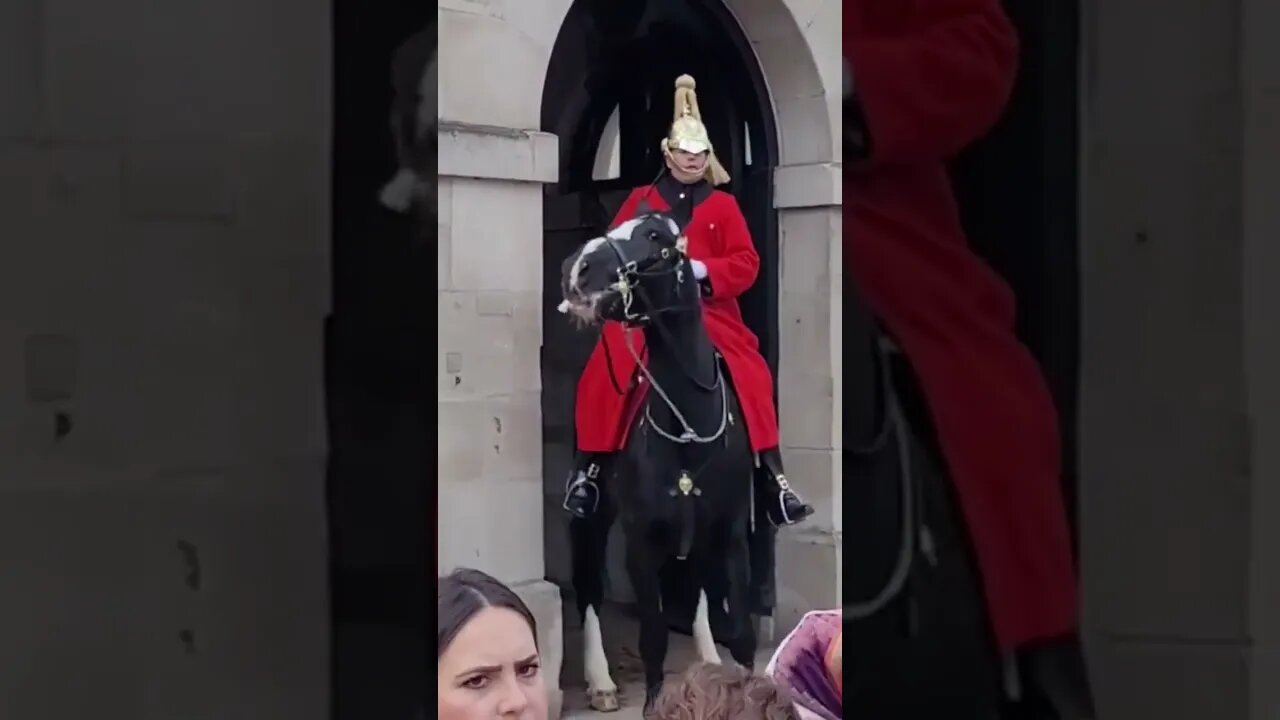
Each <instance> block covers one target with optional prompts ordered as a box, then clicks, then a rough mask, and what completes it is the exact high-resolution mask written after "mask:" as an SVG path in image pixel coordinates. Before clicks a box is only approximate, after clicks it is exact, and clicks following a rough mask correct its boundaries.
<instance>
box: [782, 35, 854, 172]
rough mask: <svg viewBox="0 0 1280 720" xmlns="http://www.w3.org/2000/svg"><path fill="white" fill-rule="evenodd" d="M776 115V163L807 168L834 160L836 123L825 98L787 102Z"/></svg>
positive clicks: (793, 99)
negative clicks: (779, 134)
mask: <svg viewBox="0 0 1280 720" xmlns="http://www.w3.org/2000/svg"><path fill="white" fill-rule="evenodd" d="M779 51H780V52H781V50H779ZM777 113H778V127H779V128H782V138H781V142H780V143H779V162H780V164H782V165H809V164H811V163H824V162H831V161H832V160H834V159H835V158H836V157H837V155H836V153H835V150H836V135H838V132H837V125H838V123H837V122H834V121H833V119H832V114H831V111H830V108H829V107H828V100H827V98H826V97H825V96H823V95H812V96H804V97H797V98H791V99H788V100H787V101H786V102H785V103H779V104H778V105H777ZM836 117H837V118H838V117H839V116H838V115H837V116H836Z"/></svg>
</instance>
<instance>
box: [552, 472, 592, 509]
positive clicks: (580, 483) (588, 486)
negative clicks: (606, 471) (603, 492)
mask: <svg viewBox="0 0 1280 720" xmlns="http://www.w3.org/2000/svg"><path fill="white" fill-rule="evenodd" d="M579 490H582V491H583V492H585V493H588V495H589V497H590V498H591V509H590V510H588V511H587V512H586V514H582V513H580V512H578V511H577V510H575V509H574V508H571V507H569V500H570V499H571V498H573V497H574V495H576V494H577V493H578V491H579ZM560 507H561V508H563V509H564V511H565V512H567V513H569V514H570V515H572V516H574V517H580V518H585V517H589V516H591V515H594V514H595V513H596V510H598V509H600V486H599V485H597V484H596V483H595V481H594V480H592V479H590V478H589V477H587V474H586V473H579V474H578V477H576V478H574V480H573V482H571V483H569V487H568V488H566V489H565V493H564V501H563V502H561V503H560Z"/></svg>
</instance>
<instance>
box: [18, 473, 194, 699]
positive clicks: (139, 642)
mask: <svg viewBox="0 0 1280 720" xmlns="http://www.w3.org/2000/svg"><path fill="white" fill-rule="evenodd" d="M48 469H49V468H48V465H46V466H45V470H46V472H47V471H48ZM6 475H8V473H6ZM28 479H30V477H28ZM103 479H104V478H103V477H101V476H98V477H94V476H93V475H92V474H88V473H84V472H83V471H81V472H79V473H74V477H73V476H72V474H67V475H63V476H62V477H51V476H49V475H48V474H46V475H45V476H44V477H41V478H40V480H42V481H43V482H41V483H31V485H44V486H45V487H43V488H40V489H29V490H23V491H13V490H6V491H5V492H4V495H3V502H0V564H3V566H4V567H5V575H6V578H7V582H10V583H13V586H14V587H21V588H22V592H13V593H4V594H3V596H0V634H3V636H4V638H5V642H4V644H3V646H0V664H3V665H4V666H5V667H7V668H9V670H8V671H7V672H5V673H3V674H0V715H3V716H4V717H12V718H28V717H29V718H50V719H55V718H57V719H61V718H75V717H91V716H92V715H93V714H94V713H101V712H104V711H107V712H110V713H111V714H112V715H119V716H125V717H132V718H142V717H145V715H144V713H143V712H142V710H143V698H142V697H141V696H140V695H139V694H138V693H136V692H133V691H131V690H129V687H130V686H131V685H133V684H134V683H136V682H137V679H138V677H139V676H140V675H139V672H140V668H141V667H142V666H143V665H145V664H146V660H147V658H146V656H145V653H146V647H145V645H146V644H147V643H146V640H147V638H145V637H144V636H143V634H142V632H141V630H142V626H143V623H142V620H143V617H144V616H145V615H146V614H147V613H148V612H149V611H159V612H163V611H164V610H165V608H164V605H163V601H161V602H157V599H156V598H147V597H145V596H143V595H142V594H141V593H139V592H138V582H139V580H140V576H141V568H140V567H139V562H138V550H139V549H140V547H141V540H140V536H139V533H138V527H139V522H138V521H137V518H138V512H139V508H138V507H137V506H136V504H135V503H131V502H130V501H129V498H128V497H127V496H124V495H122V494H111V493H106V492H102V491H101V490H100V489H99V490H96V491H95V490H93V489H89V488H91V487H92V485H94V484H95V481H101V480H103ZM5 480H6V483H5V484H6V485H9V484H10V483H11V482H12V481H14V480H16V478H12V477H6V478H5ZM36 618H39V621H38V622H37V621H36V620H35V619H36ZM164 638H165V640H173V639H174V638H175V634H173V633H165V635H164Z"/></svg>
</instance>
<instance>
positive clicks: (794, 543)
mask: <svg viewBox="0 0 1280 720" xmlns="http://www.w3.org/2000/svg"><path fill="white" fill-rule="evenodd" d="M840 556H841V548H840V544H839V539H838V536H835V535H832V534H830V533H826V532H809V531H804V530H801V529H799V528H791V529H787V530H783V531H782V532H780V533H778V554H777V567H778V576H777V582H778V606H777V609H776V611H775V613H774V615H775V619H776V621H777V626H778V627H783V628H787V627H794V626H795V624H796V623H797V622H799V621H800V618H801V616H803V615H804V614H805V613H806V612H809V611H810V610H815V609H824V608H834V607H839V605H840V587H841V585H840V573H841V570H842V568H841V566H840Z"/></svg>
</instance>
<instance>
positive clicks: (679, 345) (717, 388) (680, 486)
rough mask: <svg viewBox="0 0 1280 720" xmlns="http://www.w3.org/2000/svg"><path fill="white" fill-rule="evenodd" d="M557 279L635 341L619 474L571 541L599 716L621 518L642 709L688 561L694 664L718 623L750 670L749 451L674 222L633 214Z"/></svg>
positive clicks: (587, 312)
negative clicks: (610, 576)
mask: <svg viewBox="0 0 1280 720" xmlns="http://www.w3.org/2000/svg"><path fill="white" fill-rule="evenodd" d="M562 275H563V277H562V285H563V287H562V289H563V291H564V297H565V302H564V303H562V305H561V309H562V310H563V311H565V312H568V313H570V314H571V315H573V316H575V317H577V318H578V319H580V320H581V321H583V322H585V323H589V324H599V323H601V322H603V321H606V320H613V321H619V322H623V323H625V324H626V325H628V326H630V327H631V328H639V329H641V330H640V331H642V332H643V336H644V356H645V357H644V358H643V360H644V362H638V370H637V374H636V376H635V377H624V378H617V377H615V378H614V381H615V382H614V385H615V389H616V390H617V391H618V392H619V393H628V392H644V393H645V397H644V400H643V402H642V403H641V405H640V409H639V411H638V412H637V413H636V417H635V419H634V421H633V422H632V423H631V426H630V431H629V434H628V436H627V442H626V447H625V448H624V449H623V451H622V452H621V453H620V454H619V456H618V457H617V459H616V461H615V462H613V463H611V465H612V466H613V469H614V476H613V477H611V478H608V479H607V480H606V482H604V483H602V486H603V488H602V489H603V493H602V499H601V503H600V507H598V508H597V509H596V512H595V513H594V514H593V515H592V517H591V518H590V519H585V520H583V519H574V520H573V521H572V522H571V526H570V533H571V543H572V545H573V583H574V589H575V591H576V593H577V598H578V609H579V611H580V612H581V613H582V617H583V628H584V644H585V653H586V654H585V660H586V675H587V689H588V693H589V694H590V695H591V702H592V706H593V707H594V708H596V709H597V710H606V711H608V710H614V709H617V707H618V705H617V696H616V690H617V688H616V686H615V685H614V683H613V681H612V679H611V678H610V677H609V673H608V667H607V662H606V660H605V655H604V648H603V645H602V644H601V637H600V624H599V612H598V608H599V607H600V605H601V603H602V602H603V600H604V590H603V583H602V576H603V571H604V562H605V548H606V540H607V538H608V533H609V528H610V526H611V525H612V524H613V522H614V520H615V519H617V518H620V519H621V521H622V527H623V530H624V534H625V538H626V564H627V572H628V574H629V576H630V578H631V583H632V585H633V587H634V589H635V594H636V601H637V604H638V609H639V615H640V638H639V642H640V655H641V659H642V661H643V663H644V672H645V683H646V693H645V705H646V707H648V706H649V705H650V704H651V703H652V701H653V699H654V698H655V697H656V696H657V693H658V691H659V690H660V689H661V686H662V677H663V662H664V660H665V658H666V654H667V638H668V626H667V621H666V618H665V616H664V613H663V608H664V597H663V595H662V588H663V585H664V583H662V581H661V578H662V576H663V572H664V570H669V569H671V563H676V562H683V563H688V564H689V566H688V568H687V569H688V570H690V571H691V572H689V573H685V575H686V576H687V577H692V578H693V579H694V584H695V586H696V588H695V589H696V591H697V593H698V596H697V611H696V614H695V618H694V625H693V635H694V640H695V642H696V643H697V646H698V650H699V654H700V655H701V657H702V659H704V660H708V661H713V662H718V661H719V657H718V655H717V652H716V649H715V643H714V641H713V639H712V637H713V636H712V632H711V629H712V628H713V627H714V628H716V630H717V632H716V633H715V637H719V638H722V639H724V641H725V645H726V646H727V647H728V649H729V652H730V654H731V655H732V656H733V659H734V660H735V661H737V662H738V663H739V664H741V665H743V666H746V667H751V666H752V663H753V660H754V657H755V651H756V637H755V629H754V627H753V625H752V622H751V610H750V590H749V585H750V575H751V570H750V551H749V547H748V536H749V532H750V523H751V517H752V493H753V486H752V482H751V478H752V473H753V471H754V466H753V459H752V451H751V445H750V443H749V441H748V438H747V433H746V428H745V426H744V424H743V421H742V414H741V411H740V410H739V407H738V398H737V395H736V393H735V392H734V390H733V388H732V386H731V384H730V381H729V378H728V376H727V375H726V373H725V370H724V364H723V360H722V359H721V358H720V356H719V354H718V353H717V351H716V349H715V347H714V346H713V345H712V343H711V338H710V337H709V336H708V335H707V331H706V327H705V325H704V324H703V316H702V304H701V297H700V292H701V289H700V287H699V285H698V282H697V281H696V280H695V278H694V276H693V272H692V269H691V267H690V265H689V260H688V258H687V257H686V255H685V252H684V245H683V240H682V238H681V231H680V228H679V227H678V226H677V224H676V222H675V221H674V220H672V219H671V218H670V217H668V216H667V215H665V214H661V213H653V212H648V211H644V210H642V212H641V213H640V214H639V215H638V216H637V217H636V218H634V219H632V220H629V221H627V222H624V223H622V224H621V225H619V226H618V227H617V228H615V229H614V230H612V231H610V232H609V233H608V234H607V235H605V236H603V237H599V238H596V239H594V240H591V241H589V242H587V243H586V244H585V245H584V246H583V247H582V249H580V250H579V251H578V252H576V253H574V255H573V256H571V257H570V258H568V259H567V260H566V261H565V264H564V268H563V272H562ZM632 331H633V330H628V332H629V333H630V332H632ZM628 338H629V339H630V336H628ZM605 349H606V350H607V351H608V353H607V356H608V357H610V358H611V359H612V358H617V357H620V356H625V355H630V356H632V357H633V358H634V359H636V360H637V361H639V360H641V359H642V358H641V356H640V353H639V351H638V350H637V348H636V347H635V346H634V344H633V343H631V342H626V343H623V346H622V347H613V346H609V345H606V348H605ZM620 354H625V355H620ZM611 369H612V362H611ZM693 591H694V590H693V589H691V590H690V592H693ZM665 600H667V605H668V606H671V605H682V606H684V607H689V606H691V605H693V602H690V600H692V598H684V599H682V600H684V602H683V603H680V602H677V599H675V598H670V597H668V598H665Z"/></svg>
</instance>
